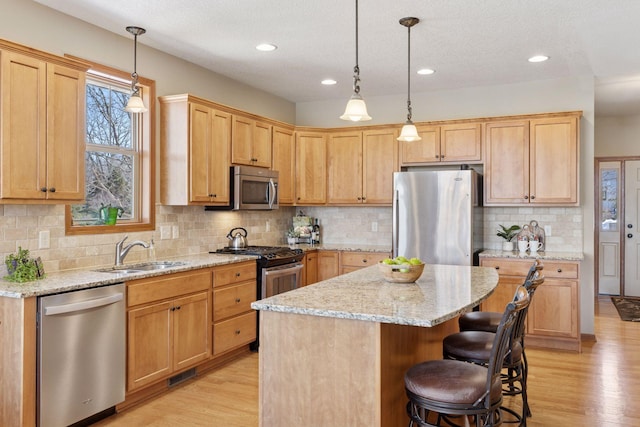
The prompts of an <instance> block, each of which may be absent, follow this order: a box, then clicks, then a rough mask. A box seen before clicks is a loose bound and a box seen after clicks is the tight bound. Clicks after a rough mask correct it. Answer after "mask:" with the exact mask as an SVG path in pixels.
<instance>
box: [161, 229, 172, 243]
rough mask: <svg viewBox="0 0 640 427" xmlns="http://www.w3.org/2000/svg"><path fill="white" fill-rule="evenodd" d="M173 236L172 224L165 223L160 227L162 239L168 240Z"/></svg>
mask: <svg viewBox="0 0 640 427" xmlns="http://www.w3.org/2000/svg"><path fill="white" fill-rule="evenodd" d="M170 238H171V226H169V225H163V226H162V227H160V240H167V239H170Z"/></svg>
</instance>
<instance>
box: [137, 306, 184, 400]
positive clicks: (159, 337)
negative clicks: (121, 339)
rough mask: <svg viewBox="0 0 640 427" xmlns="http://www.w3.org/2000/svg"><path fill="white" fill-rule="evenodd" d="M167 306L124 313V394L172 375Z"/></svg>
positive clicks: (170, 331)
mask: <svg viewBox="0 0 640 427" xmlns="http://www.w3.org/2000/svg"><path fill="white" fill-rule="evenodd" d="M171 307H172V305H171V303H169V302H163V303H158V304H152V305H148V306H145V307H142V308H138V309H135V310H130V311H129V312H128V320H129V323H128V329H127V330H128V333H127V337H128V338H127V343H128V344H127V390H128V391H131V390H135V389H137V388H140V387H143V386H145V385H147V384H150V383H152V382H154V381H157V380H160V379H162V378H165V377H167V376H169V374H170V373H171V372H172V366H173V365H172V364H173V361H172V352H171V341H172V340H171V338H172V336H173V322H171V313H172V312H171Z"/></svg>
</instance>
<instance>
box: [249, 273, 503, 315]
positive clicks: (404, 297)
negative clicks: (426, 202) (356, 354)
mask: <svg viewBox="0 0 640 427" xmlns="http://www.w3.org/2000/svg"><path fill="white" fill-rule="evenodd" d="M497 285H498V273H497V272H496V271H495V269H494V268H490V267H470V266H456V265H429V264H427V265H425V269H424V273H423V274H422V276H421V277H420V278H419V279H418V280H417V281H416V282H415V283H389V282H386V281H385V280H384V278H383V277H382V273H381V272H380V271H379V270H378V267H377V266H371V267H367V268H363V269H361V270H357V271H354V272H352V273H348V274H344V275H341V276H337V277H334V278H332V279H328V280H325V281H322V282H319V283H316V284H313V285H310V286H306V287H303V288H299V289H295V290H293V291H289V292H285V293H283V294H279V295H275V296H273V297H269V298H265V299H262V300H259V301H256V302H254V303H252V304H251V307H252V308H253V309H255V310H267V311H277V312H283V313H295V314H305V315H312V316H323V317H336V318H343V319H355V320H365V321H371V322H380V323H393V324H400V325H412V326H422V327H431V326H435V325H438V324H441V323H444V322H446V321H447V320H449V319H452V318H454V317H455V316H457V315H458V314H461V313H464V312H467V311H469V310H471V309H472V308H473V307H475V306H476V305H478V304H479V303H480V302H482V301H483V300H485V299H486V298H487V297H489V295H491V294H492V293H493V291H494V289H495V288H496V286H497Z"/></svg>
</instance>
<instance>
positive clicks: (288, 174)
mask: <svg viewBox="0 0 640 427" xmlns="http://www.w3.org/2000/svg"><path fill="white" fill-rule="evenodd" d="M272 136H273V137H272V140H273V157H272V159H271V169H273V170H275V171H278V173H279V175H278V176H279V179H278V201H279V203H280V205H282V206H284V205H293V204H294V202H295V192H294V183H295V179H296V171H295V167H296V162H295V157H294V153H295V142H296V140H295V137H294V134H293V130H292V129H287V128H284V127H280V126H274V127H273V132H272Z"/></svg>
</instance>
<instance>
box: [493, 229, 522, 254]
mask: <svg viewBox="0 0 640 427" xmlns="http://www.w3.org/2000/svg"><path fill="white" fill-rule="evenodd" d="M499 227H500V228H498V232H497V233H496V236H498V237H502V238H503V239H504V240H505V241H504V242H502V250H503V251H513V242H512V241H511V240H513V238H514V237H515V236H516V234H518V231H520V226H519V225H512V226H511V227H508V228H507V227H505V226H504V225H502V224H499Z"/></svg>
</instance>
